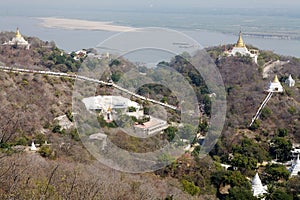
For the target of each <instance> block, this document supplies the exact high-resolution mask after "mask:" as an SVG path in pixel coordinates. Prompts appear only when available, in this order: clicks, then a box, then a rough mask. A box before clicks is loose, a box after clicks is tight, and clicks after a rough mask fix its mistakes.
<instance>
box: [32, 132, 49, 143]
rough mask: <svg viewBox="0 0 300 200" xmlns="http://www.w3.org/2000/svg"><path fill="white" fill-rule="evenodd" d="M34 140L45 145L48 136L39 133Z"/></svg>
mask: <svg viewBox="0 0 300 200" xmlns="http://www.w3.org/2000/svg"><path fill="white" fill-rule="evenodd" d="M34 139H35V143H37V144H44V143H45V141H46V136H45V134H42V133H39V134H37V135H36V136H35V137H34Z"/></svg>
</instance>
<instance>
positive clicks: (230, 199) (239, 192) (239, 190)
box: [226, 186, 257, 200]
mask: <svg viewBox="0 0 300 200" xmlns="http://www.w3.org/2000/svg"><path fill="white" fill-rule="evenodd" d="M237 199H241V200H242V199H247V200H256V199H257V198H256V197H254V196H253V194H252V192H251V190H249V189H247V188H245V187H239V186H235V187H233V188H231V189H230V190H229V194H228V196H227V197H226V200H237Z"/></svg>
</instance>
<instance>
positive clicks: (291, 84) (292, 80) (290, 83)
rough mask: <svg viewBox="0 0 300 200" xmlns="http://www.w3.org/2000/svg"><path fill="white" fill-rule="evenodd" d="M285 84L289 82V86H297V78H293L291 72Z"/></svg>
mask: <svg viewBox="0 0 300 200" xmlns="http://www.w3.org/2000/svg"><path fill="white" fill-rule="evenodd" d="M285 84H287V85H288V86H289V87H294V86H295V80H294V79H293V78H292V75H291V74H290V75H289V77H288V79H286V80H285Z"/></svg>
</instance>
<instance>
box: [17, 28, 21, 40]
mask: <svg viewBox="0 0 300 200" xmlns="http://www.w3.org/2000/svg"><path fill="white" fill-rule="evenodd" d="M21 37H22V35H21V34H20V31H19V28H17V31H16V38H21Z"/></svg>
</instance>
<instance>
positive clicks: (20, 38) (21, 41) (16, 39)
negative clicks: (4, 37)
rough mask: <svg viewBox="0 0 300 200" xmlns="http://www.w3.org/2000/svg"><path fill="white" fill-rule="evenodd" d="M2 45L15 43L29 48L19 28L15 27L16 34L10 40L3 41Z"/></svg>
mask: <svg viewBox="0 0 300 200" xmlns="http://www.w3.org/2000/svg"><path fill="white" fill-rule="evenodd" d="M3 45H16V46H22V47H26V48H27V49H28V48H29V46H30V45H29V43H28V41H26V40H25V39H24V38H23V36H22V35H21V33H20V31H19V28H17V31H16V36H15V37H13V38H12V40H10V41H8V42H5V43H4V44H3Z"/></svg>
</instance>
